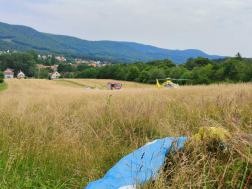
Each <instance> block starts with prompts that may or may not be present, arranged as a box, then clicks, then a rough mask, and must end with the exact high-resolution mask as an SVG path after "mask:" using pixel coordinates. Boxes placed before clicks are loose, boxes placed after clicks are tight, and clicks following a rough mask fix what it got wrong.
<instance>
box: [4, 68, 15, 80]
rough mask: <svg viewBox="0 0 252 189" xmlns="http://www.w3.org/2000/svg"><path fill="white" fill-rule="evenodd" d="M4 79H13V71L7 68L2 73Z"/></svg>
mask: <svg viewBox="0 0 252 189" xmlns="http://www.w3.org/2000/svg"><path fill="white" fill-rule="evenodd" d="M3 74H4V78H14V70H13V69H9V68H7V69H6V70H5V71H4V72H3Z"/></svg>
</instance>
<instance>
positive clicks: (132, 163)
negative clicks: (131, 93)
mask: <svg viewBox="0 0 252 189" xmlns="http://www.w3.org/2000/svg"><path fill="white" fill-rule="evenodd" d="M186 139H187V138H186V137H179V138H174V137H167V138H164V139H158V140H155V141H153V142H151V143H147V144H146V145H145V146H143V147H141V148H139V149H138V150H137V151H135V152H132V153H131V154H128V155H127V156H125V157H123V158H122V159H121V160H120V161H119V162H118V163H117V164H115V165H114V167H112V168H111V169H110V170H109V171H108V172H107V174H106V175H105V176H104V178H102V179H100V180H97V181H95V182H92V183H90V184H89V185H88V186H87V187H86V189H96V188H97V189H118V188H119V189H136V187H137V185H138V184H140V183H145V182H147V181H148V180H150V179H151V178H152V179H155V178H157V177H158V174H159V172H160V169H161V167H162V165H163V164H164V162H165V156H166V155H167V154H168V153H169V152H170V150H171V149H172V148H173V147H175V148H177V149H179V148H182V147H184V144H183V143H184V142H185V141H186Z"/></svg>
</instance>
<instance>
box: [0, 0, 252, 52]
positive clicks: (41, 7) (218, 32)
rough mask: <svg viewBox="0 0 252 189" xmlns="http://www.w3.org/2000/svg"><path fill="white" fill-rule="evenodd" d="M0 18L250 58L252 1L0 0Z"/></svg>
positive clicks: (56, 29)
mask: <svg viewBox="0 0 252 189" xmlns="http://www.w3.org/2000/svg"><path fill="white" fill-rule="evenodd" d="M0 22H5V23H9V24H19V25H26V26H30V27H32V28H34V29H36V30H38V31H41V32H47V33H53V34H63V35H69V36H74V37H78V38H81V39H86V40H92V41H97V40H113V41H129V42H137V43H142V44H147V45H153V46H156V47H161V48H166V49H179V50H184V49H199V50H202V51H204V52H205V53H207V54H211V55H223V56H224V55H226V56H234V55H235V54H236V53H237V52H240V53H241V54H242V56H244V57H252V45H251V44H252V0H211V1H210V0H0Z"/></svg>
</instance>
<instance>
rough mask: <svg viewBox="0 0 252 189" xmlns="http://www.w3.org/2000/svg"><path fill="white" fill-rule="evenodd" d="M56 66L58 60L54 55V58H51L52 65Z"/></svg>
mask: <svg viewBox="0 0 252 189" xmlns="http://www.w3.org/2000/svg"><path fill="white" fill-rule="evenodd" d="M54 64H56V58H55V54H52V58H51V65H54Z"/></svg>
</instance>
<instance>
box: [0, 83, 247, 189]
mask: <svg viewBox="0 0 252 189" xmlns="http://www.w3.org/2000/svg"><path fill="white" fill-rule="evenodd" d="M5 82H6V83H7V84H8V88H7V89H6V90H4V91H1V92H0V188H84V187H85V186H86V185H87V184H88V183H89V182H91V181H94V180H97V179H100V178H102V177H103V176H104V175H105V173H106V172H107V171H108V170H109V169H110V168H111V167H112V166H113V165H114V164H115V163H116V162H117V161H118V160H120V159H121V158H122V157H124V156H125V155H127V154H129V153H131V152H133V151H134V150H137V149H138V148H139V147H141V146H143V145H144V144H145V143H147V142H150V141H153V140H155V139H158V138H164V137H170V136H173V137H176V136H177V137H178V136H193V135H194V134H196V133H197V132H198V131H199V128H200V127H221V128H225V129H227V130H228V131H230V133H232V134H233V135H237V136H239V137H241V136H247V135H246V134H248V133H252V119H251V115H252V84H250V83H247V84H221V85H209V86H204V85H201V86H183V87H181V88H180V89H178V90H176V89H155V88H154V85H145V84H137V83H133V82H125V81H124V82H122V84H123V89H122V90H121V91H107V90H100V91H95V90H86V89H84V87H83V86H84V85H89V86H93V87H99V88H101V89H105V88H106V83H107V82H108V80H91V79H90V80H80V79H79V80H77V79H75V80H57V81H56V80H55V81H50V80H39V79H36V80H35V79H28V80H17V79H7V80H5ZM242 144H244V146H245V147H244V146H243V147H244V149H247V152H246V153H243V151H242V150H241V153H236V154H232V153H231V155H232V156H231V155H230V153H228V154H227V156H225V157H224V156H223V155H221V154H219V155H218V153H217V155H216V156H214V158H213V156H207V155H206V154H205V153H203V155H202V154H198V156H197V152H196V151H195V152H193V153H194V156H193V155H191V156H190V154H189V152H183V153H182V152H181V155H177V156H175V157H174V158H173V159H172V160H170V161H172V162H173V164H172V165H170V164H169V166H170V168H169V170H172V171H173V174H171V173H168V176H167V175H166V173H167V172H165V171H164V173H163V174H161V176H160V178H159V179H158V180H157V181H156V182H154V183H147V184H146V185H144V186H142V187H143V188H215V187H219V188H240V187H241V186H245V184H246V182H247V181H248V184H247V188H249V187H251V186H252V180H251V178H250V179H249V174H250V172H251V171H252V167H251V163H252V158H251V156H250V158H248V155H249V150H248V149H249V148H247V146H249V145H250V146H251V142H247V141H244V142H243V143H241V144H240V145H241V149H243V148H242ZM198 148H199V149H200V146H199V147H198ZM198 148H197V147H195V149H198ZM186 153H187V154H189V156H186ZM195 156H197V157H196V158H195V159H192V158H191V157H195ZM218 156H223V157H220V160H219V161H218V159H217V157H218ZM185 158H187V162H189V163H190V165H191V166H188V163H187V164H186V163H185V162H186V160H185ZM181 159H183V161H182V160H181ZM213 160H215V161H213ZM174 173H177V174H174ZM244 173H245V174H244ZM243 177H244V179H243ZM242 180H243V181H244V183H243V184H241V183H242Z"/></svg>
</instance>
